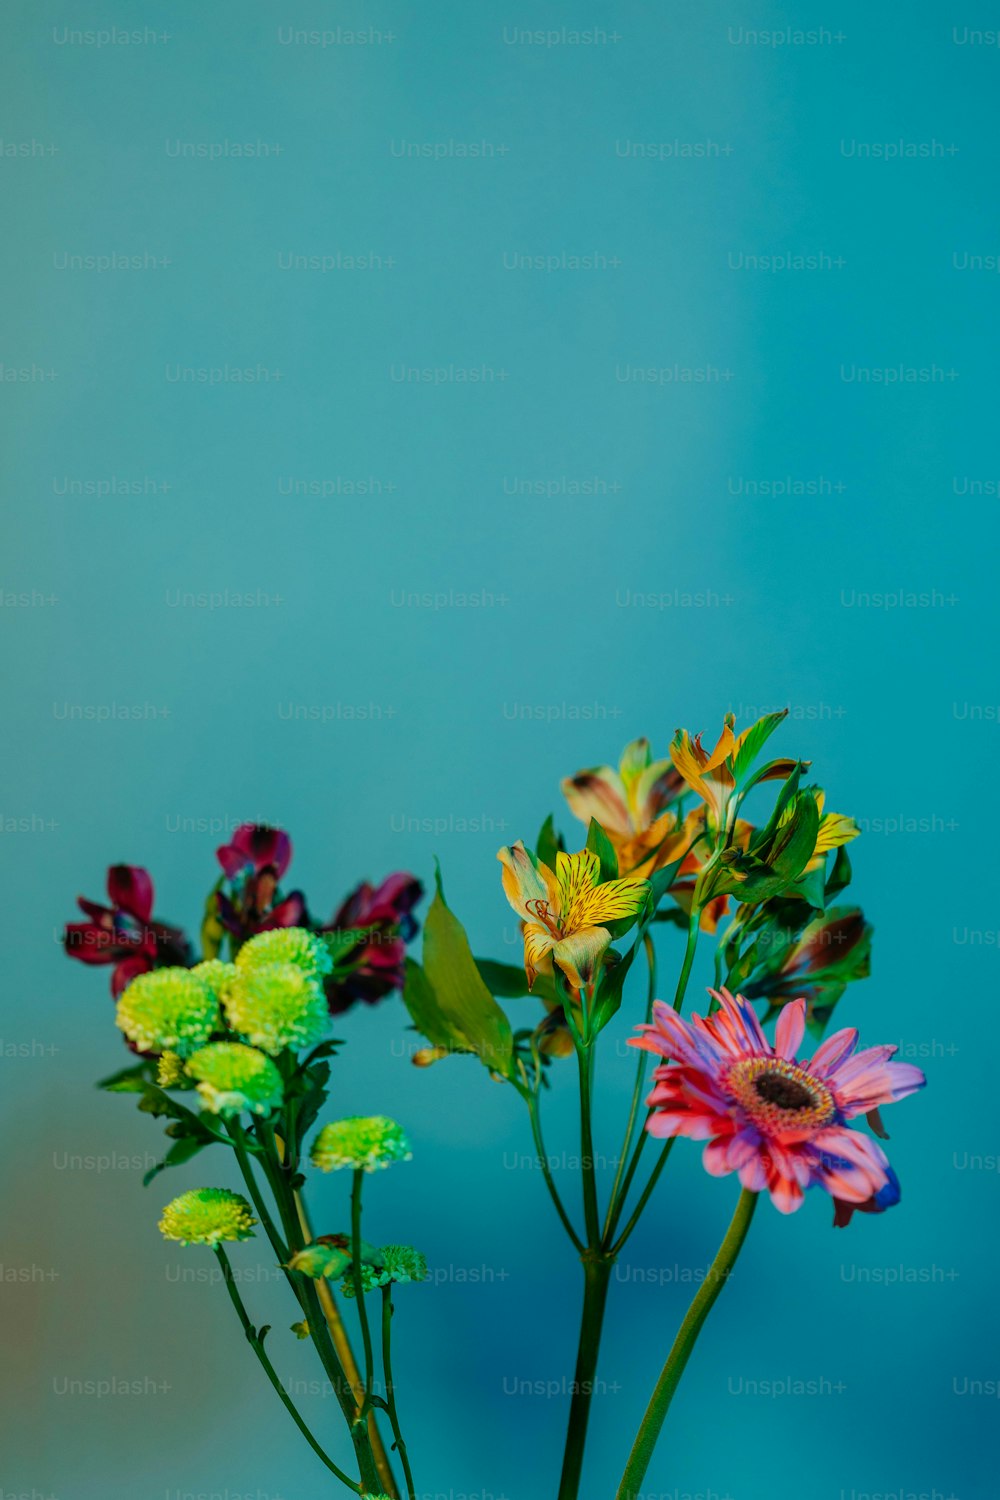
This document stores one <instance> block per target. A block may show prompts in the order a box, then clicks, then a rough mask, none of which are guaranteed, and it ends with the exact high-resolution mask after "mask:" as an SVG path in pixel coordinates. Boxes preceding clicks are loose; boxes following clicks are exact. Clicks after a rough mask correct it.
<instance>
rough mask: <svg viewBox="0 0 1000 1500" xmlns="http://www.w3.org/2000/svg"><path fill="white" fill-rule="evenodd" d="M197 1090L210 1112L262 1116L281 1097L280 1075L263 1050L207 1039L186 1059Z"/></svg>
mask: <svg viewBox="0 0 1000 1500" xmlns="http://www.w3.org/2000/svg"><path fill="white" fill-rule="evenodd" d="M187 1071H188V1073H189V1074H190V1075H191V1077H192V1078H196V1079H197V1080H198V1093H199V1094H200V1096H201V1101H202V1103H203V1104H204V1106H205V1108H206V1109H208V1110H211V1112H212V1114H213V1115H222V1116H223V1117H224V1118H228V1117H229V1116H230V1115H238V1114H240V1113H241V1112H242V1111H243V1110H245V1109H246V1110H249V1112H250V1113H251V1114H252V1115H266V1114H269V1113H270V1111H271V1110H272V1109H277V1108H278V1106H279V1105H280V1104H281V1101H282V1099H283V1098H284V1090H283V1089H282V1086H281V1074H280V1073H279V1072H278V1070H277V1068H276V1067H275V1066H274V1063H273V1062H272V1061H271V1059H270V1058H269V1057H268V1056H267V1054H266V1053H264V1052H258V1051H257V1050H256V1048H254V1047H244V1045H243V1043H242V1042H210V1043H209V1045H208V1046H207V1047H202V1048H201V1049H200V1050H199V1051H198V1052H196V1053H195V1054H194V1056H193V1057H191V1058H189V1059H188V1065H187Z"/></svg>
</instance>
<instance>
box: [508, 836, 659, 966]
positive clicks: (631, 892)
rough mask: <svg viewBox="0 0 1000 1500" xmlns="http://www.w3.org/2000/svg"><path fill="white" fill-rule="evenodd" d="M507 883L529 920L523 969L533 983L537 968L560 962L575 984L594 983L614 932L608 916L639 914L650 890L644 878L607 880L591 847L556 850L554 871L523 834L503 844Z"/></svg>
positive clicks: (513, 903)
mask: <svg viewBox="0 0 1000 1500" xmlns="http://www.w3.org/2000/svg"><path fill="white" fill-rule="evenodd" d="M497 859H498V860H499V861H500V863H501V864H502V865H503V888H504V893H505V895H506V897H507V900H508V901H509V902H510V904H511V906H512V907H513V908H514V910H515V911H516V912H517V914H518V916H520V917H522V918H523V920H524V928H523V931H524V970H525V973H526V974H527V976H528V984H529V986H530V985H532V984H534V982H535V976H536V974H538V973H540V972H544V973H550V972H551V970H552V964H553V962H555V963H557V964H558V965H559V967H560V969H561V970H562V972H563V973H564V974H565V975H566V978H567V979H568V980H569V982H570V984H572V985H573V986H574V987H575V988H576V989H583V987H584V986H585V985H587V984H589V983H590V981H591V979H593V977H594V974H595V973H596V971H597V966H598V964H599V963H600V961H601V959H602V958H603V956H604V953H605V951H606V950H607V947H608V945H609V943H610V942H611V934H610V932H609V931H608V930H607V928H606V927H604V926H602V923H604V922H614V921H617V920H618V919H619V918H621V917H634V916H636V915H637V914H638V912H640V911H641V910H642V907H643V904H644V903H645V901H646V897H647V895H648V893H649V886H648V884H647V882H646V881H645V880H636V879H634V878H633V879H627V880H606V881H604V883H603V884H602V883H601V862H600V860H599V859H598V857H597V855H596V854H594V853H592V851H591V850H589V849H581V850H580V852H579V853H578V854H563V853H562V851H561V850H560V852H559V853H558V854H557V855H556V868H555V871H552V870H550V869H549V867H548V865H546V864H543V863H542V862H541V860H537V861H536V860H534V859H533V858H532V856H531V855H530V854H529V853H528V851H527V849H526V848H525V847H524V844H523V843H522V842H521V840H520V839H518V841H517V843H516V844H514V845H512V846H511V847H510V848H504V849H501V850H500V852H499V853H498V854H497Z"/></svg>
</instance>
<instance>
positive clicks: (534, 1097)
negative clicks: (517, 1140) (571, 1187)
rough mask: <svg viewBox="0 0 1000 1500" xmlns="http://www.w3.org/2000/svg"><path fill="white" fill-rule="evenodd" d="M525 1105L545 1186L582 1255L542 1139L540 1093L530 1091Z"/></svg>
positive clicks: (581, 1249)
mask: <svg viewBox="0 0 1000 1500" xmlns="http://www.w3.org/2000/svg"><path fill="white" fill-rule="evenodd" d="M525 1103H526V1104H527V1106H528V1118H529V1120H530V1121H531V1134H532V1136H533V1137H534V1142H535V1150H536V1151H537V1152H538V1162H539V1166H540V1167H541V1169H542V1176H543V1177H544V1178H545V1186H546V1187H547V1188H548V1190H549V1194H550V1196H551V1198H552V1202H553V1203H554V1204H555V1206H556V1212H557V1213H558V1215H559V1217H560V1219H561V1220H562V1225H563V1228H564V1229H565V1231H566V1233H567V1234H568V1235H569V1237H570V1239H571V1240H572V1242H573V1244H574V1246H575V1247H576V1249H577V1251H578V1252H579V1254H581V1255H582V1254H583V1241H582V1240H581V1239H580V1236H579V1235H578V1234H577V1232H576V1230H575V1229H574V1228H573V1224H572V1221H571V1219H570V1217H569V1214H568V1213H567V1212H566V1209H565V1208H564V1206H563V1201H562V1199H561V1198H560V1196H559V1189H558V1188H557V1187H556V1184H555V1180H554V1178H553V1176H552V1169H551V1168H550V1166H549V1158H548V1153H547V1152H546V1150H545V1141H544V1139H543V1137H542V1121H541V1115H540V1113H539V1108H538V1093H537V1091H536V1090H533V1089H530V1090H528V1092H527V1093H526V1094H525Z"/></svg>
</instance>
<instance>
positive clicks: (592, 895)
mask: <svg viewBox="0 0 1000 1500" xmlns="http://www.w3.org/2000/svg"><path fill="white" fill-rule="evenodd" d="M648 892H649V886H648V884H647V882H646V881H645V880H636V879H634V878H633V879H631V880H607V881H605V882H604V884H603V885H595V886H588V887H586V888H585V889H581V890H580V891H579V892H578V893H577V895H576V897H575V899H574V901H573V904H572V906H571V907H568V908H566V907H564V908H563V915H562V922H561V927H562V930H563V932H564V933H567V934H569V933H573V932H579V931H580V930H581V929H582V928H585V927H590V926H594V925H596V924H599V923H601V922H616V921H618V919H619V918H621V917H634V916H635V915H636V913H637V912H639V911H641V910H642V907H643V904H644V902H645V900H646V896H647V894H648Z"/></svg>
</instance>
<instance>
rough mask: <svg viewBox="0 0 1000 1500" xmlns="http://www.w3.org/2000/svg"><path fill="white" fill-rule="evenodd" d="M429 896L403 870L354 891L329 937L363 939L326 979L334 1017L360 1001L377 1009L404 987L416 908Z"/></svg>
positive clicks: (339, 959)
mask: <svg viewBox="0 0 1000 1500" xmlns="http://www.w3.org/2000/svg"><path fill="white" fill-rule="evenodd" d="M423 893H424V888H423V886H422V885H421V884H420V881H419V880H417V878H416V877H415V876H414V875H408V874H406V873H405V872H404V871H398V872H397V873H396V874H395V875H390V876H388V878H387V879H386V880H383V882H382V884H381V885H380V886H373V885H371V884H370V883H369V882H368V881H363V882H362V883H361V885H359V886H358V887H357V888H356V889H355V890H353V891H352V892H351V894H350V895H349V896H348V898H347V900H346V901H345V902H344V904H343V905H342V906H341V907H340V909H339V911H337V912H336V913H335V914H334V916H333V918H332V920H331V921H330V923H329V925H328V926H327V927H324V928H322V929H321V931H323V932H337V933H350V932H352V931H354V930H357V933H358V940H357V943H356V944H355V945H354V946H353V947H346V948H345V949H344V950H342V951H341V953H340V954H339V955H338V957H337V966H336V969H335V970H334V972H333V974H331V975H330V977H329V978H328V979H327V980H326V982H325V984H326V998H327V1002H328V1004H329V1006H330V1012H331V1014H332V1015H340V1014H341V1013H342V1012H343V1011H345V1010H349V1009H350V1008H351V1006H352V1005H354V1004H355V1002H356V1001H359V1000H360V1001H361V1002H362V1004H364V1005H374V1004H375V1002H376V1001H378V1000H382V999H384V998H385V996H386V995H390V994H391V993H392V991H393V990H399V989H402V987H403V979H404V964H405V960H406V945H407V943H408V942H411V941H412V939H413V938H414V937H415V936H416V934H417V920H416V918H415V917H414V915H413V908H414V907H415V906H416V904H417V902H418V901H419V900H420V898H421V896H422V895H423Z"/></svg>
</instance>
